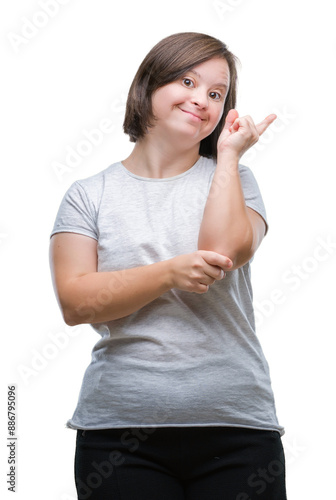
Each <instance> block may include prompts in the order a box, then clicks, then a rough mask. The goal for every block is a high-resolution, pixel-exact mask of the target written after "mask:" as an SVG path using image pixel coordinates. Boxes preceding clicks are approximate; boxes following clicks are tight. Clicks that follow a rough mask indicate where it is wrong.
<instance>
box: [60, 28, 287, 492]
mask: <svg viewBox="0 0 336 500" xmlns="http://www.w3.org/2000/svg"><path fill="white" fill-rule="evenodd" d="M236 62H237V58H236V57H235V56H234V55H233V54H232V53H231V52H230V51H229V50H228V48H227V47H226V45H225V44H223V43H222V42H221V41H219V40H217V39H215V38H213V37H211V36H208V35H204V34H201V33H178V34H175V35H172V36H169V37H167V38H165V39H164V40H162V41H161V42H159V43H158V44H157V45H156V46H155V47H154V48H153V49H152V50H151V51H150V52H149V54H148V55H147V56H146V58H145V59H144V61H143V63H142V64H141V65H140V67H139V70H138V72H137V74H136V76H135V78H134V81H133V83H132V85H131V88H130V91H129V95H128V101H127V105H126V115H125V121H124V131H125V133H127V134H128V135H129V136H130V140H131V141H132V142H135V146H134V149H133V151H132V153H131V154H130V156H129V157H128V158H126V159H125V160H123V161H121V162H117V163H114V164H112V165H111V166H110V167H108V168H107V169H105V170H104V171H102V172H99V173H98V174H96V175H94V176H91V177H90V178H88V179H84V180H81V181H77V182H75V183H73V184H72V186H71V187H70V188H69V190H68V191H67V193H66V194H65V196H64V199H63V201H62V203H61V206H60V209H59V212H58V214H57V218H56V221H55V226H54V229H53V231H52V239H51V268H52V275H53V282H54V287H55V291H56V295H57V297H58V301H59V304H60V307H61V310H62V312H63V316H64V320H65V322H66V323H67V324H68V325H77V324H80V323H90V324H91V325H92V326H93V328H94V330H95V331H96V332H98V333H99V335H100V336H101V338H100V339H99V340H98V342H97V343H96V345H95V346H94V348H93V351H92V361H91V363H90V365H89V366H88V367H87V370H86V372H85V375H84V379H83V384H82V387H81V391H80V395H79V400H78V404H77V407H76V410H75V413H74V415H73V417H72V419H70V420H68V422H67V426H68V427H69V428H72V429H76V430H77V439H76V453H75V482H76V487H77V492H78V498H79V499H86V498H89V499H91V500H92V499H99V500H104V499H112V498H113V499H122V500H124V499H130V500H141V499H146V500H152V499H153V500H154V499H155V500H157V499H159V500H164V499H171V500H179V499H181V500H182V499H189V500H217V499H218V500H219V499H221V500H222V499H224V498H225V499H228V500H231V499H232V500H244V499H246V500H247V499H251V498H253V499H254V498H258V499H267V500H283V499H285V498H286V493H285V462H284V453H283V447H282V443H281V436H282V435H283V433H284V429H283V427H281V426H280V425H279V423H278V420H277V416H276V410H275V404H274V398H273V392H272V388H271V381H270V376H269V370H268V364H267V361H266V360H265V357H264V355H263V352H262V349H261V346H260V344H259V341H258V339H257V337H256V334H255V323H254V316H253V306H252V289H251V281H250V263H251V261H252V259H253V255H254V253H255V252H256V250H257V248H258V247H259V245H260V243H261V241H262V239H263V237H264V235H265V234H266V231H267V228H268V225H267V220H266V213H265V208H264V204H263V201H262V198H261V195H260V191H259V188H258V185H257V183H256V180H255V178H254V176H253V174H252V172H251V171H250V169H249V168H247V167H245V166H243V165H240V164H239V159H240V157H241V156H242V154H243V153H244V152H245V151H246V150H248V148H250V147H251V146H252V145H253V144H254V143H256V142H257V140H258V138H259V136H260V135H261V134H262V133H263V132H264V131H265V130H266V128H267V127H268V126H269V125H270V124H271V123H272V122H273V120H274V119H275V118H276V115H273V114H272V115H269V116H268V117H267V118H265V120H263V121H262V122H261V123H259V124H258V125H255V124H254V122H253V120H252V118H251V117H249V116H245V117H239V115H238V112H237V111H236V110H235V101H236V81H237V73H236Z"/></svg>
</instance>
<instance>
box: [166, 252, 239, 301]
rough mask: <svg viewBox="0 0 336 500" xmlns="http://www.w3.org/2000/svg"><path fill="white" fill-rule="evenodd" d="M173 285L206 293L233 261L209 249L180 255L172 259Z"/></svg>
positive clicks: (189, 290)
mask: <svg viewBox="0 0 336 500" xmlns="http://www.w3.org/2000/svg"><path fill="white" fill-rule="evenodd" d="M170 261H171V262H170V263H171V277H172V287H171V288H179V289H180V290H184V291H186V292H195V293H206V292H207V291H208V290H209V286H210V285H212V284H213V283H214V282H215V281H216V280H220V279H223V278H224V277H225V271H229V270H230V268H231V267H232V261H231V260H230V259H229V258H228V257H226V256H225V255H221V254H219V253H217V252H212V251H209V250H197V251H196V252H193V253H189V254H183V255H178V256H177V257H173V258H172V259H170Z"/></svg>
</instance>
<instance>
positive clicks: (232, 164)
mask: <svg viewBox="0 0 336 500" xmlns="http://www.w3.org/2000/svg"><path fill="white" fill-rule="evenodd" d="M239 160H240V156H239V154H238V153H236V152H234V151H231V150H222V151H220V150H218V152H217V165H220V166H223V167H226V168H229V169H230V170H232V169H238V164H239Z"/></svg>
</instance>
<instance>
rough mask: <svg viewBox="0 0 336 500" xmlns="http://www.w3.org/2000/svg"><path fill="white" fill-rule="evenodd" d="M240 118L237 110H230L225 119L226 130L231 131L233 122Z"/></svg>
mask: <svg viewBox="0 0 336 500" xmlns="http://www.w3.org/2000/svg"><path fill="white" fill-rule="evenodd" d="M238 117H239V113H238V111H237V110H236V109H230V111H229V112H228V114H227V115H226V118H225V124H224V129H229V128H230V127H231V125H232V124H233V122H234V121H235V120H236V119H237V118H238Z"/></svg>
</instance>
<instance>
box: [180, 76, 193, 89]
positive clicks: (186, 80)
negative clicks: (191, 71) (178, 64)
mask: <svg viewBox="0 0 336 500" xmlns="http://www.w3.org/2000/svg"><path fill="white" fill-rule="evenodd" d="M182 82H183V85H185V86H186V87H193V85H194V82H193V81H192V80H190V78H183V80H182Z"/></svg>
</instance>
